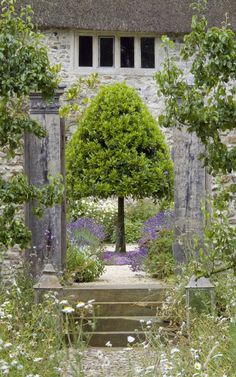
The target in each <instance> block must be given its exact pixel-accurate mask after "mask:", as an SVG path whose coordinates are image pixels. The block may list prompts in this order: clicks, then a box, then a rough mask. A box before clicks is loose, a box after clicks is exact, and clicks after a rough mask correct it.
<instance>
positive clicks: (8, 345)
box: [4, 342, 12, 348]
mask: <svg viewBox="0 0 236 377" xmlns="http://www.w3.org/2000/svg"><path fill="white" fill-rule="evenodd" d="M11 346H12V343H10V342H7V343H5V344H4V348H10V347H11Z"/></svg>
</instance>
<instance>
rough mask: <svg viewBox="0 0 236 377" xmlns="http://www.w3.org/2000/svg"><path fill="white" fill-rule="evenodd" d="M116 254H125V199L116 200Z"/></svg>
mask: <svg viewBox="0 0 236 377" xmlns="http://www.w3.org/2000/svg"><path fill="white" fill-rule="evenodd" d="M116 253H126V245H125V199H124V198H118V218H117V228H116Z"/></svg>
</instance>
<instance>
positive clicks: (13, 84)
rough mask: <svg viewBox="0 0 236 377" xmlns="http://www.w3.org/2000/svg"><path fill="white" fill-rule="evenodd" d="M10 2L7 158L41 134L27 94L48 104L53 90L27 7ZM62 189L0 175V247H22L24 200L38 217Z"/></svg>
mask: <svg viewBox="0 0 236 377" xmlns="http://www.w3.org/2000/svg"><path fill="white" fill-rule="evenodd" d="M15 3H16V1H15V0H3V1H1V15H0V151H1V152H2V155H5V156H6V157H7V158H8V159H10V158H13V157H15V155H16V153H17V152H18V151H19V150H20V148H21V147H22V143H23V136H24V133H25V132H27V133H32V134H35V135H36V136H38V137H44V136H46V134H45V130H44V129H43V128H42V127H41V126H40V124H38V123H37V122H36V121H35V120H32V119H31V117H30V115H29V111H28V106H27V104H28V100H27V98H28V96H29V94H30V92H31V91H39V92H41V93H42V95H43V97H44V99H45V100H49V99H50V98H51V97H52V96H53V94H54V90H55V89H56V88H57V86H58V80H57V71H58V69H59V67H52V66H51V65H50V63H49V59H48V56H47V49H46V47H45V46H44V45H43V44H42V35H41V34H39V33H38V32H37V31H36V30H35V27H34V25H33V23H32V19H31V16H32V10H31V8H30V7H25V8H22V9H21V10H20V11H19V12H16V10H15ZM62 191H63V187H62V185H61V184H60V182H59V178H51V180H50V182H49V184H48V185H47V186H45V187H43V188H42V189H39V188H36V187H35V186H32V185H29V184H28V182H27V178H26V177H25V176H24V174H19V173H15V174H14V175H12V176H10V177H7V176H4V175H2V176H0V247H1V248H3V247H4V248H6V247H8V246H14V245H15V244H18V245H19V246H20V247H22V248H23V247H25V246H26V245H27V243H28V242H29V240H30V232H29V230H28V229H27V228H26V227H25V225H24V220H23V219H22V218H21V217H19V216H18V212H19V210H20V209H21V208H22V205H23V204H24V203H26V202H28V201H29V200H35V201H36V203H37V204H38V206H37V208H36V209H35V211H36V213H37V214H38V215H40V214H42V211H43V209H44V208H45V207H47V206H50V205H52V204H53V203H54V202H55V201H58V200H60V197H61V194H62Z"/></svg>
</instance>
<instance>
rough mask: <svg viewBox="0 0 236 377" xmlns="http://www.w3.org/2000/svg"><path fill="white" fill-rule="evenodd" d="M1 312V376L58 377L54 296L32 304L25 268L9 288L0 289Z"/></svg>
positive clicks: (60, 344)
mask: <svg viewBox="0 0 236 377" xmlns="http://www.w3.org/2000/svg"><path fill="white" fill-rule="evenodd" d="M0 311H1V323H0V334H1V335H0V342H1V347H0V358H1V372H0V375H1V376H3V375H4V376H5V375H9V376H14V377H21V376H30V375H36V374H38V375H43V376H45V377H59V376H60V375H61V374H60V372H59V369H58V367H59V365H60V363H61V360H62V359H63V357H64V351H63V348H62V347H63V343H64V340H63V334H62V329H61V322H60V307H59V305H58V300H57V299H56V297H54V296H53V295H46V298H45V301H44V302H42V303H40V304H39V305H35V303H34V289H33V280H31V279H30V278H29V274H28V271H25V270H24V271H22V273H20V274H19V275H18V276H17V277H16V283H15V284H14V285H13V287H11V289H10V290H7V289H3V288H2V289H1V293H0ZM4 371H5V372H4ZM7 372H8V373H7Z"/></svg>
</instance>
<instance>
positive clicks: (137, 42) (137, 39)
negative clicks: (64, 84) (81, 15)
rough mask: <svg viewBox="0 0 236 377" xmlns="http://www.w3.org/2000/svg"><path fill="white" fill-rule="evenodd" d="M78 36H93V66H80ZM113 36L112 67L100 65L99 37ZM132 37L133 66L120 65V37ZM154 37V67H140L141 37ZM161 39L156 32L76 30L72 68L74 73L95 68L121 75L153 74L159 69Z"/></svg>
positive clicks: (91, 70)
mask: <svg viewBox="0 0 236 377" xmlns="http://www.w3.org/2000/svg"><path fill="white" fill-rule="evenodd" d="M79 36H92V37H93V66H92V67H80V66H79ZM100 37H113V38H114V42H113V43H114V44H113V54H114V55H113V57H114V58H113V63H114V64H113V67H100V65H99V63H100V62H99V60H100V58H99V48H100V47H99V38H100ZM121 37H133V38H134V67H132V68H130V67H121V66H120V62H121V52H120V38H121ZM144 37H151V38H154V53H155V58H154V60H155V67H154V68H141V38H144ZM160 52H161V40H160V38H159V37H158V35H157V34H154V33H152V34H151V33H148V34H146V33H131V32H129V33H128V32H127V33H121V32H116V33H114V32H96V31H85V30H83V31H76V32H74V59H73V68H74V71H75V73H77V72H79V73H81V74H90V73H92V72H94V71H95V70H96V72H98V73H100V74H121V75H131V76H132V75H139V76H153V74H154V73H155V72H156V71H157V70H158V69H159V67H160V63H161V61H162V58H161V53H160Z"/></svg>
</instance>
